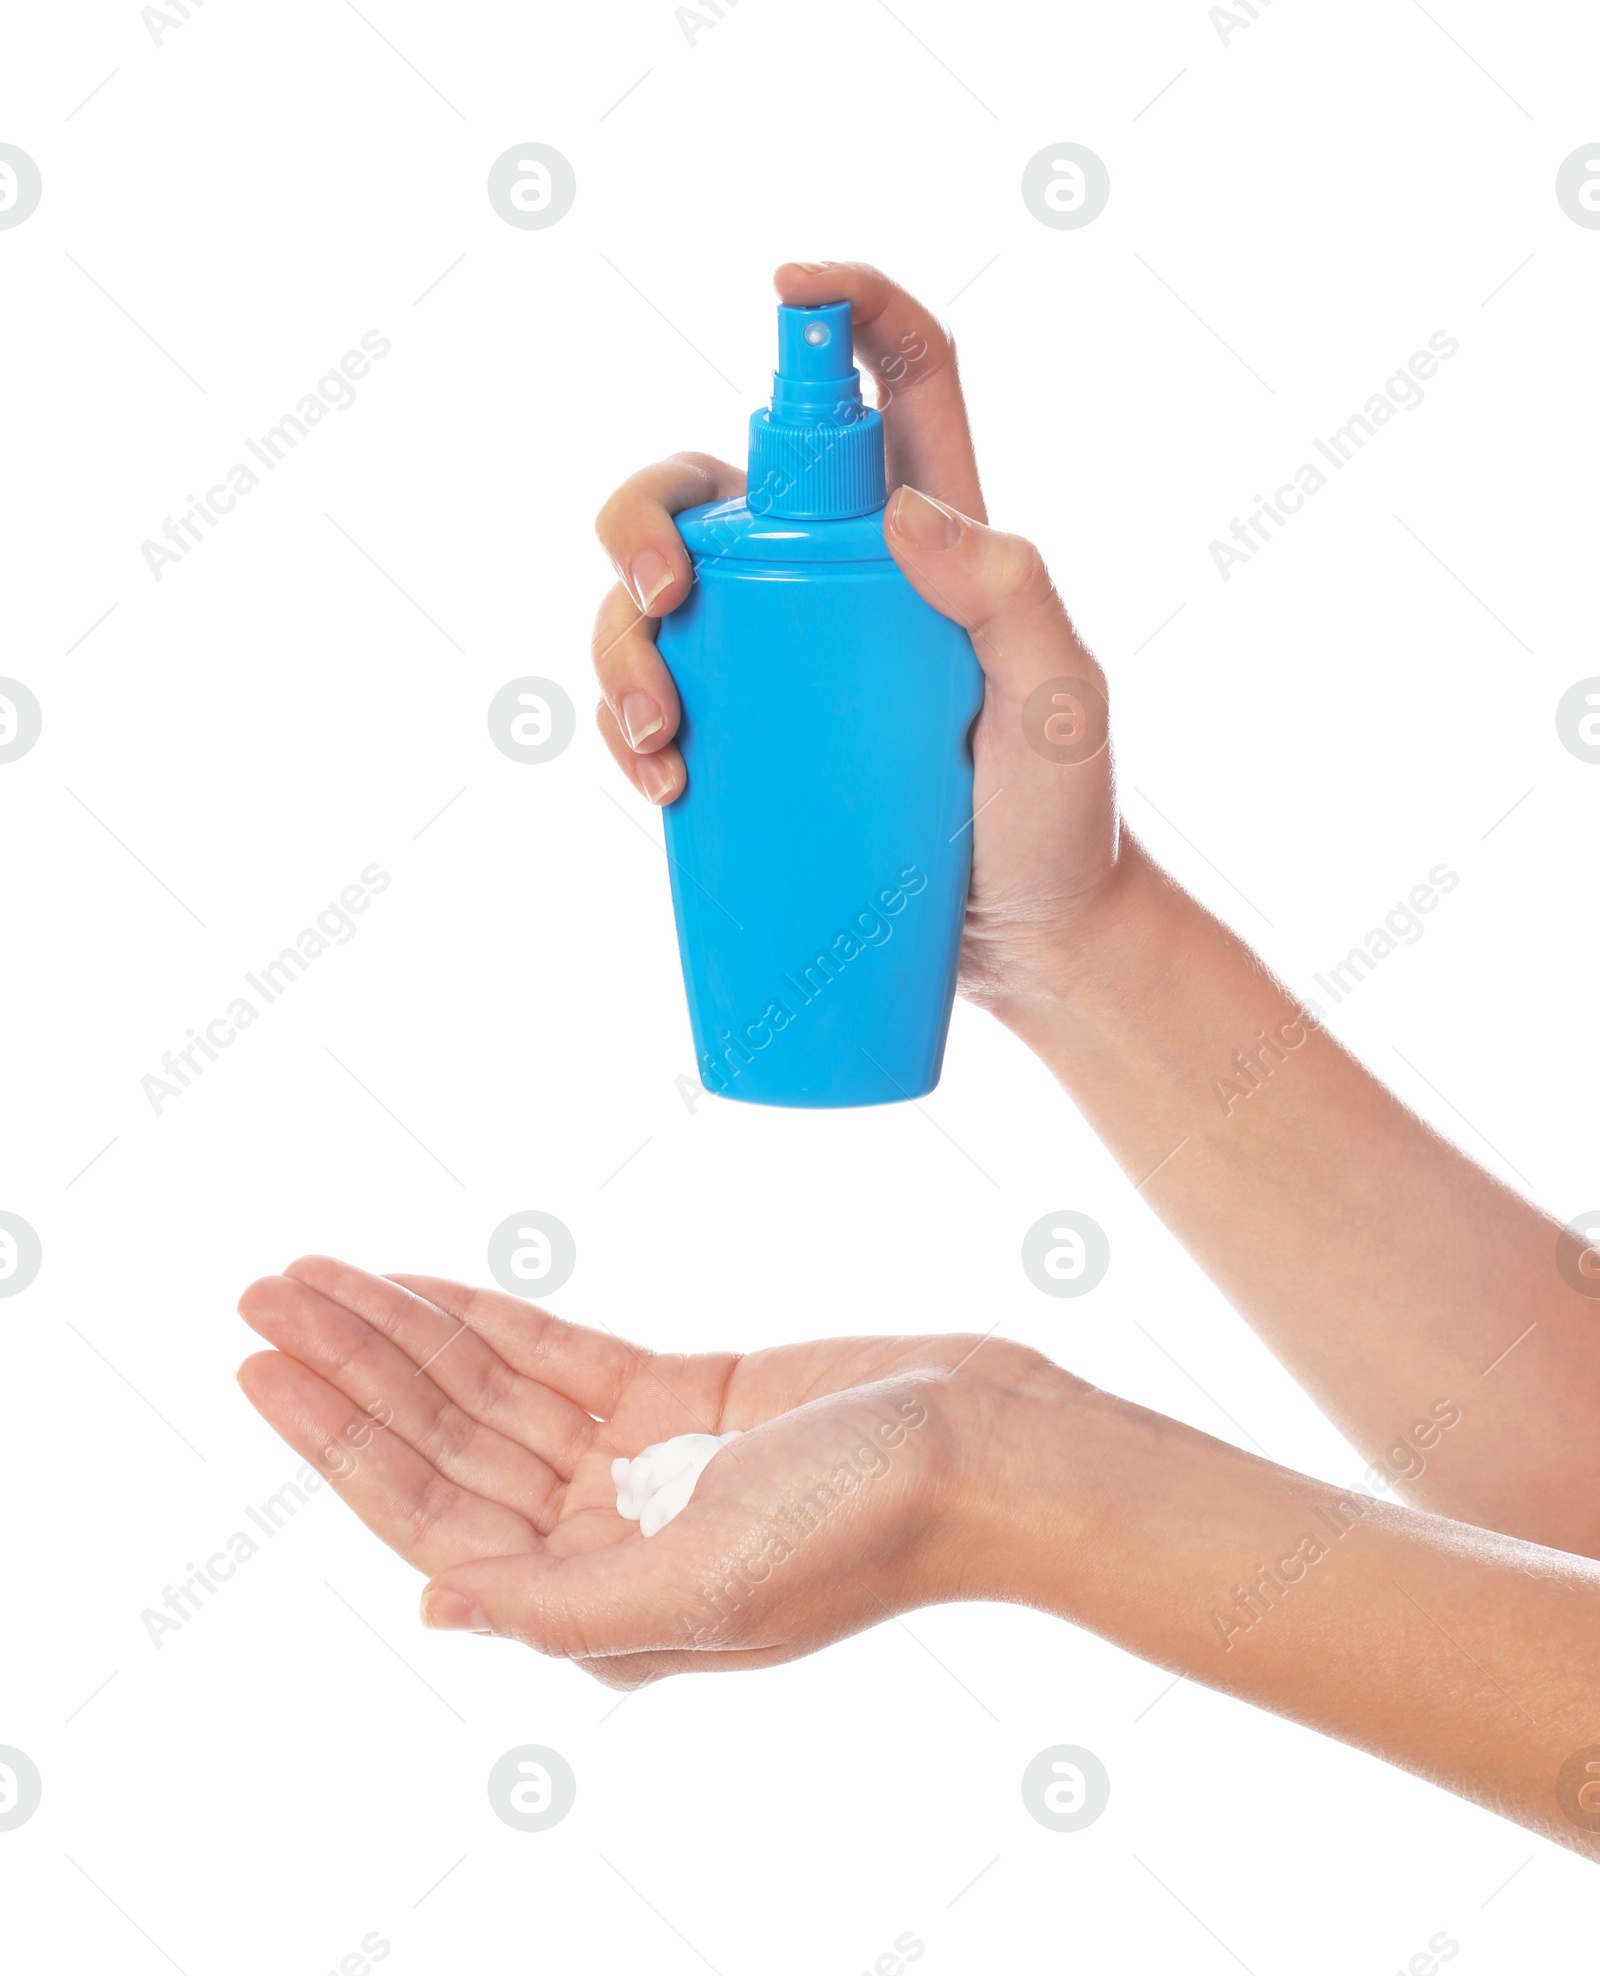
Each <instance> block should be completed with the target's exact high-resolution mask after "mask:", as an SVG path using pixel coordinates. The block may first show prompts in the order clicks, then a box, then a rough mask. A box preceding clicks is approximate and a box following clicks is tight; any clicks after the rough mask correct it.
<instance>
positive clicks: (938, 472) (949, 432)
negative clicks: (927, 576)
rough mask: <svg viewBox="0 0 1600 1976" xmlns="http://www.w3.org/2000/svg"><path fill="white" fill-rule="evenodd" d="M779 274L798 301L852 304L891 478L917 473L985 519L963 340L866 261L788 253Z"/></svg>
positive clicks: (791, 299) (788, 296)
mask: <svg viewBox="0 0 1600 1976" xmlns="http://www.w3.org/2000/svg"><path fill="white" fill-rule="evenodd" d="M773 282H774V285H775V286H776V288H777V290H778V295H779V298H780V299H781V300H782V301H784V302H786V303H788V304H789V305H790V306H791V307H815V306H816V305H817V304H818V303H821V302H848V303H849V304H850V322H851V328H852V331H853V334H854V337H855V346H856V359H857V362H858V363H860V364H861V366H862V367H863V369H865V370H868V371H870V372H871V374H872V376H873V377H874V378H875V379H876V381H877V386H878V410H879V411H880V412H881V413H882V415H883V438H884V449H885V453H886V463H887V467H888V476H889V486H890V487H891V488H895V487H898V486H899V485H900V483H901V482H902V481H910V482H911V484H912V485H913V486H914V487H926V488H927V489H928V490H929V491H930V492H931V493H933V494H936V495H937V496H938V497H939V498H940V499H941V500H944V501H952V502H954V503H955V505H956V506H957V507H958V508H960V509H961V510H962V511H963V512H964V513H966V514H969V515H975V516H977V517H978V518H979V519H980V520H982V519H983V518H984V515H985V509H984V505H983V494H982V491H981V489H980V487H979V484H978V463H977V460H976V459H975V458H974V456H973V450H972V433H971V430H970V428H969V426H968V423H967V406H966V400H965V398H964V397H963V396H962V392H961V378H960V373H959V372H958V370H957V368H956V348H955V344H954V343H953V342H952V341H951V338H950V333H949V331H948V330H947V329H946V328H945V327H944V325H943V324H942V323H940V322H939V321H938V320H937V319H936V318H935V316H934V315H933V313H932V312H931V311H930V310H928V309H926V308H924V307H923V305H922V303H920V302H919V301H918V300H917V299H916V297H915V296H913V295H908V294H907V293H906V291H905V290H904V289H903V288H902V287H901V286H900V285H899V283H898V282H894V281H891V280H890V279H889V277H888V276H887V275H886V274H883V273H880V271H879V270H878V269H877V268H873V267H868V266H867V265H866V264H865V263H864V262H861V261H787V262H785V264H784V265H783V266H782V267H781V268H779V269H778V271H777V273H776V274H775V275H774V276H773Z"/></svg>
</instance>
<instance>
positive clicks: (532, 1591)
mask: <svg viewBox="0 0 1600 1976" xmlns="http://www.w3.org/2000/svg"><path fill="white" fill-rule="evenodd" d="M672 1576H673V1574H671V1573H670V1572H669V1570H668V1569H667V1568H666V1560H665V1558H664V1557H663V1556H662V1555H661V1552H660V1550H659V1549H658V1548H657V1547H656V1546H655V1545H652V1544H646V1543H643V1542H633V1543H622V1544H614V1545H610V1546H608V1547H607V1548H606V1549H604V1550H600V1551H591V1552H589V1553H587V1554H586V1555H580V1556H575V1557H565V1558H553V1557H550V1556H549V1555H548V1554H547V1553H543V1552H524V1553H522V1554H520V1555H518V1556H516V1557H491V1558H479V1559H477V1560H476V1561H475V1562H473V1563H471V1564H458V1565H452V1566H451V1567H450V1569H449V1570H448V1571H441V1572H440V1573H439V1574H438V1576H437V1577H435V1578H433V1579H431V1580H430V1581H429V1582H428V1584H427V1585H426V1586H425V1587H424V1588H423V1593H422V1623H423V1625H424V1626H430V1627H434V1628H436V1629H438V1630H440V1631H452V1632H472V1633H494V1634H498V1635H499V1636H501V1637H502V1638H505V1639H512V1640H520V1641H521V1642H522V1643H523V1645H524V1646H529V1647H532V1648H534V1649H535V1650H536V1651H537V1652H539V1653H543V1654H551V1655H553V1656H555V1657H556V1658H558V1659H562V1660H586V1659H589V1658H591V1657H594V1656H597V1655H609V1654H622V1653H639V1652H648V1651H650V1650H653V1649H658V1648H660V1647H663V1646H666V1645H669V1644H681V1642H680V1641H679V1640H678V1639H677V1635H676V1632H675V1631H674V1627H673V1623H672V1622H673V1619H674V1615H675V1614H676V1611H677V1607H678V1605H679V1603H680V1600H679V1598H678V1597H677V1592H678V1587H677V1585H676V1584H674V1583H673V1582H672Z"/></svg>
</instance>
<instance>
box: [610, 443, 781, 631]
mask: <svg viewBox="0 0 1600 1976" xmlns="http://www.w3.org/2000/svg"><path fill="white" fill-rule="evenodd" d="M743 492H744V474H743V472H742V471H741V470H740V469H739V468H738V467H735V466H730V465H729V464H728V462H727V461H726V460H718V459H713V458H712V456H711V455H710V454H709V453H674V454H673V456H672V458H671V459H670V460H661V461H658V462H657V464H656V465H654V466H650V467H645V468H644V469H643V471H642V472H639V473H636V474H634V475H633V476H632V477H631V478H630V479H628V480H625V481H624V482H623V483H622V485H621V486H620V487H619V488H618V489H617V491H616V493H615V494H613V495H612V496H611V498H610V499H609V500H608V501H607V502H606V504H605V506H604V507H603V508H602V509H601V510H600V512H599V514H598V515H597V516H596V517H595V524H594V527H595V533H596V534H597V535H598V536H599V538H600V546H601V547H602V548H603V549H604V550H605V552H606V554H607V555H608V556H609V557H610V558H611V562H612V567H613V568H614V569H615V570H616V572H617V575H618V576H619V577H620V578H621V579H622V583H623V586H624V588H625V589H626V590H627V591H628V593H629V595H630V596H631V597H632V599H633V603H634V607H635V609H636V610H638V611H639V612H640V613H641V614H643V615H646V616H654V617H664V616H665V615H666V613H667V612H668V611H671V610H675V609H676V608H677V606H678V605H679V604H681V603H682V602H683V600H684V598H685V597H687V596H688V594H689V585H690V582H691V580H692V576H693V569H692V565H691V564H690V560H689V552H688V550H687V549H686V548H685V547H684V546H683V538H682V536H680V535H679V533H678V531H677V530H676V529H675V528H674V527H673V525H672V517H673V516H674V515H675V514H677V513H678V512H679V510H680V509H683V508H693V507H698V506H699V504H700V503H701V502H702V501H726V500H727V499H728V498H729V497H730V496H731V495H734V494H742V493H743Z"/></svg>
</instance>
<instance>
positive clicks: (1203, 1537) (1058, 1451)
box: [970, 1376, 1600, 1858]
mask: <svg viewBox="0 0 1600 1976" xmlns="http://www.w3.org/2000/svg"><path fill="white" fill-rule="evenodd" d="M1012 1432H1013V1434H1014V1436H1015V1439H1014V1440H1013V1441H1012V1442H1011V1444H1010V1445H1011V1446H1012V1447H1020V1448H1021V1449H1024V1450H1025V1451H1026V1456H1025V1461H1024V1462H1023V1463H1021V1464H1016V1465H1014V1466H1013V1465H1011V1464H1008V1467H1007V1470H1002V1471H1000V1472H999V1473H997V1476H996V1482H997V1484H998V1491H997V1493H995V1494H992V1495H986V1496H985V1497H984V1498H983V1499H982V1500H981V1502H980V1505H979V1506H978V1508H977V1511H976V1515H977V1519H978V1523H979V1528H980V1532H981V1534H980V1536H979V1538H978V1539H977V1540H976V1541H975V1542H974V1543H973V1545H972V1547H971V1551H970V1555H972V1556H973V1557H974V1558H976V1559H982V1558H987V1559H988V1560H989V1561H988V1563H987V1565H979V1566H978V1567H977V1569H978V1574H979V1575H978V1584H979V1586H980V1587H982V1588H984V1589H988V1590H990V1592H991V1595H992V1596H999V1597H1004V1598H1007V1599H1011V1600H1016V1601H1020V1602H1023V1603H1026V1604H1029V1605H1034V1606H1037V1607H1040V1608H1042V1609H1043V1610H1045V1611H1048V1612H1053V1613H1056V1614H1058V1615H1059V1616H1060V1617H1061V1618H1063V1619H1068V1620H1071V1621H1073V1622H1074V1623H1075V1624H1077V1625H1080V1626H1086V1627H1088V1628H1089V1629H1090V1630H1091V1631H1092V1632H1095V1633H1098V1634H1101V1635H1102V1636H1103V1637H1104V1638H1106V1639H1109V1640H1113V1641H1115V1642H1116V1643H1117V1644H1118V1645H1120V1646H1123V1647H1125V1648H1127V1649H1128V1650H1129V1651H1130V1652H1133V1653H1137V1654H1140V1655H1142V1656H1143V1657H1144V1658H1146V1659H1148V1660H1152V1661H1155V1662H1157V1663H1158V1664H1159V1665H1161V1666H1163V1667H1168V1668H1171V1669H1173V1670H1174V1671H1175V1672H1181V1673H1183V1674H1185V1675H1187V1676H1188V1677H1189V1678H1191V1679H1193V1680H1196V1681H1200V1682H1203V1683H1204V1684H1206V1685H1207V1686H1209V1687H1212V1688H1218V1689H1221V1690H1223V1691H1224V1692H1226V1693H1228V1694H1231V1695H1236V1696H1238V1697H1239V1698H1241V1699H1242V1700H1245V1701H1250V1702H1254V1703H1256V1704H1257V1705H1258V1706H1260V1707H1262V1708H1268V1709H1271V1710H1273V1711H1274V1712H1275V1713H1277V1714H1279V1715H1286V1716H1289V1717H1291V1718H1292V1719H1293V1720H1295V1721H1297V1722H1301V1723H1304V1724H1306V1725H1307V1726H1308V1727H1310V1728H1313V1729H1317V1730H1320V1731H1321V1732H1322V1733H1323V1734H1325V1735H1330V1736H1336V1737H1338V1738H1339V1739H1340V1740H1342V1741H1344V1742H1347V1743H1353V1744H1355V1745H1356V1746H1357V1747H1359V1748H1362V1749H1365V1750H1367V1751H1369V1752H1371V1753H1372V1754H1373V1755H1376V1756H1381V1757H1383V1758H1385V1759H1386V1760H1387V1761H1389V1762H1390V1763H1394V1764H1397V1765H1399V1766H1401V1767H1402V1768H1404V1769H1407V1770H1410V1771H1413V1772H1415V1773H1416V1774H1417V1775H1419V1776H1422V1777H1425V1778H1427V1779H1429V1780H1430V1781H1431V1782H1433V1783H1435V1784H1439V1785H1443V1786H1444V1787H1445V1788H1447V1789H1449V1790H1453V1791H1456V1792H1459V1793H1460V1794H1461V1795H1463V1796H1465V1797H1469V1798H1472V1799H1475V1800H1476V1801H1477V1802H1478V1803H1479V1804H1482V1805H1484V1806H1486V1807H1487V1808H1488V1809H1489V1810H1491V1811H1495V1812H1498V1813H1500V1814H1501V1815H1503V1816H1505V1817H1508V1818H1514V1819H1517V1820H1519V1821H1520V1822H1521V1823H1523V1824H1525V1825H1528V1826H1531V1827H1532V1828H1534V1829H1535V1830H1537V1831H1540V1832H1543V1833H1544V1834H1545V1835H1546V1836H1547V1837H1550V1838H1552V1839H1555V1840H1557V1841H1559V1842H1560V1843H1562V1844H1565V1845H1568V1846H1571V1847H1573V1848H1574V1849H1575V1850H1577V1851H1580V1852H1583V1853H1585V1854H1586V1855H1587V1856H1589V1857H1591V1858H1600V1841H1597V1836H1596V1835H1595V1833H1594V1832H1593V1831H1592V1830H1591V1829H1588V1825H1587V1823H1586V1819H1587V1817H1588V1815H1589V1813H1590V1808H1591V1807H1596V1808H1600V1788H1597V1786H1596V1785H1595V1784H1594V1783H1592V1782H1590V1781H1589V1780H1590V1779H1600V1565H1596V1564H1595V1563H1593V1562H1591V1561H1590V1560H1588V1559H1579V1558H1575V1557H1573V1556H1571V1555H1569V1554H1567V1553H1565V1552H1561V1551H1556V1550H1547V1549H1544V1548H1542V1547H1540V1546H1538V1545H1534V1544H1529V1543H1525V1542H1520V1541H1518V1540H1516V1539H1514V1538H1509V1537H1504V1536H1501V1535H1498V1534H1497V1533H1494V1532H1491V1531H1487V1530H1483V1529H1480V1528H1478V1527H1476V1526H1474V1525H1472V1524H1468V1523H1460V1522H1455V1521H1453V1520H1451V1519H1449V1518H1447V1517H1443V1516H1438V1515H1434V1514H1432V1513H1431V1512H1428V1511H1424V1510H1415V1509H1409V1508H1404V1507H1401V1506H1398V1505H1394V1504H1388V1503H1383V1502H1379V1501H1376V1500H1373V1499H1372V1498H1369V1497H1366V1496H1362V1495H1356V1494H1350V1493H1346V1492H1342V1491H1340V1490H1338V1489H1335V1488H1333V1487H1331V1486H1330V1485H1328V1484H1327V1483H1323V1482H1317V1481H1312V1480H1311V1479H1309V1478H1308V1477H1306V1476H1304V1475H1297V1474H1295V1473H1293V1472H1292V1471H1290V1470H1288V1469H1284V1468H1279V1467H1277V1466H1276V1465H1274V1464H1273V1463H1271V1462H1266V1461H1262V1460H1260V1459H1258V1458H1257V1457H1256V1456H1254V1455H1251V1454H1248V1453H1245V1452H1243V1451H1242V1450H1240V1449H1237V1448H1233V1447H1230V1446H1228V1445H1227V1444H1225V1443H1223V1442H1219V1441H1215V1440H1212V1439H1211V1438H1210V1437H1209V1436H1207V1435H1204V1434H1200V1433H1197V1432H1195V1431H1194V1430H1193V1429H1190V1428H1188V1427H1184V1426H1181V1425H1179V1424H1178V1423H1176V1422H1174V1421H1171V1420H1168V1419H1165V1418H1163V1417H1162V1416H1160V1415H1158V1414H1151V1413H1148V1412H1146V1411H1145V1410H1144V1409H1143V1408H1140V1407H1136V1406H1132V1405H1130V1404H1129V1403H1128V1402H1126V1401H1123V1400H1118V1399H1115V1398H1112V1397H1111V1396H1109V1395H1107V1394H1104V1393H1099V1392H1096V1391H1095V1390H1094V1389H1092V1388H1087V1387H1083V1386H1080V1385H1078V1384H1077V1382H1071V1383H1070V1384H1068V1383H1065V1382H1061V1381H1059V1380H1058V1379H1057V1378H1052V1377H1050V1376H1046V1377H1045V1378H1043V1379H1042V1380H1040V1381H1038V1382H1036V1383H1035V1384H1034V1385H1033V1387H1032V1389H1031V1390H1030V1391H1028V1392H1026V1393H1023V1394H1019V1395H1018V1397H1017V1399H1016V1401H1015V1420H1014V1424H1013V1428H1012ZM1584 1753H1587V1754H1588V1757H1589V1758H1591V1759H1592V1760H1593V1762H1594V1768H1593V1770H1592V1771H1590V1770H1588V1769H1587V1768H1586V1767H1585V1762H1584ZM1586 1784H1587V1790H1585V1786H1586ZM1580 1793H1583V1795H1580ZM1593 1823H1595V1824H1600V1817H1597V1818H1594V1819H1593Z"/></svg>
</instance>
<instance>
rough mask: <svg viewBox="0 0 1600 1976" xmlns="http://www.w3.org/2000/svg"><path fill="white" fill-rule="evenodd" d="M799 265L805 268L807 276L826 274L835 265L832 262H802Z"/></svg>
mask: <svg viewBox="0 0 1600 1976" xmlns="http://www.w3.org/2000/svg"><path fill="white" fill-rule="evenodd" d="M797 265H798V266H800V267H802V268H804V269H805V271H806V273H807V274H826V273H827V272H828V270H829V268H831V267H832V266H833V263H832V261H801V262H799V263H797Z"/></svg>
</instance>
